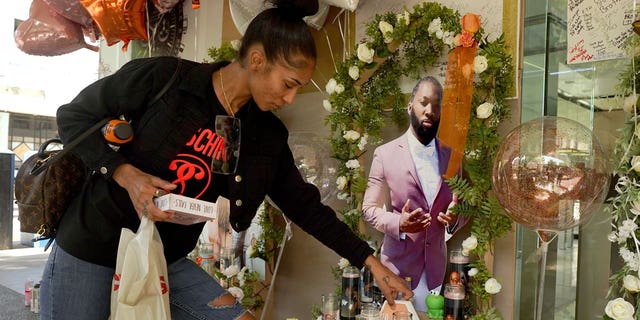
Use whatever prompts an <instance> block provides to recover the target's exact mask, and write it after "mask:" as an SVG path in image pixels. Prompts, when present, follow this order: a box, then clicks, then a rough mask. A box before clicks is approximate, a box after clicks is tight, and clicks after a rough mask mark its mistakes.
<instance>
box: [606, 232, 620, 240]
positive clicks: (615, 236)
mask: <svg viewBox="0 0 640 320" xmlns="http://www.w3.org/2000/svg"><path fill="white" fill-rule="evenodd" d="M607 239H608V240H609V241H611V242H618V235H617V234H616V232H615V231H613V232H611V233H609V235H607Z"/></svg>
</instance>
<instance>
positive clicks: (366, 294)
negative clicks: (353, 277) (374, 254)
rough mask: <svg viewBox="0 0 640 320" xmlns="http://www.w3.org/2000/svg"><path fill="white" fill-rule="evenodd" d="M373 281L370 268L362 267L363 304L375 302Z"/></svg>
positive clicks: (361, 291)
mask: <svg viewBox="0 0 640 320" xmlns="http://www.w3.org/2000/svg"><path fill="white" fill-rule="evenodd" d="M373 280H374V279H373V275H372V274H371V270H370V269H369V267H367V266H364V267H362V270H361V276H360V293H361V296H360V302H362V303H363V304H364V303H372V302H373Z"/></svg>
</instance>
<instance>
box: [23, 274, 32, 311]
mask: <svg viewBox="0 0 640 320" xmlns="http://www.w3.org/2000/svg"><path fill="white" fill-rule="evenodd" d="M32 289H33V280H31V279H27V281H25V282H24V306H25V307H28V308H31V290H32Z"/></svg>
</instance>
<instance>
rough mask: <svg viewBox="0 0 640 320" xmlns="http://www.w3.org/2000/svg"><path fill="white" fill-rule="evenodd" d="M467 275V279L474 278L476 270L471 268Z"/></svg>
mask: <svg viewBox="0 0 640 320" xmlns="http://www.w3.org/2000/svg"><path fill="white" fill-rule="evenodd" d="M467 273H468V274H469V277H475V276H476V274H478V268H471V269H469V272H467Z"/></svg>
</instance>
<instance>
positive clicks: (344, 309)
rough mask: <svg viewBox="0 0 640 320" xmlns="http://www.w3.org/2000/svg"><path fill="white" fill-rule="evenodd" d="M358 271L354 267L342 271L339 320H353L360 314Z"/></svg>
mask: <svg viewBox="0 0 640 320" xmlns="http://www.w3.org/2000/svg"><path fill="white" fill-rule="evenodd" d="M359 290H360V271H359V270H358V268H356V267H354V266H348V267H345V268H344V269H343V270H342V298H341V301H340V320H353V319H355V318H356V315H357V314H358V313H359V312H360V301H359V299H360V294H359V293H358V291H359Z"/></svg>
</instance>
